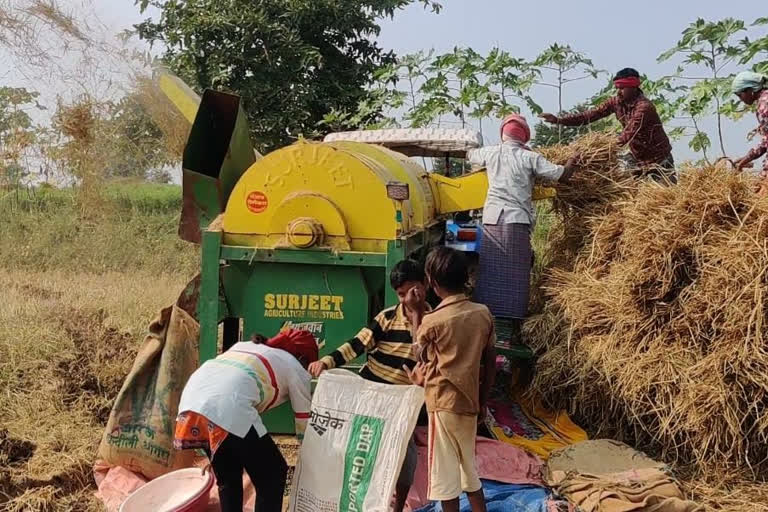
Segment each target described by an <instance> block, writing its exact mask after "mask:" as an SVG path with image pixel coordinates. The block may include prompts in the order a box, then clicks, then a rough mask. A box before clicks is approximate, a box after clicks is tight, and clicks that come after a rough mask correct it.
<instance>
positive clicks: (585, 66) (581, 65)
mask: <svg viewBox="0 0 768 512" xmlns="http://www.w3.org/2000/svg"><path fill="white" fill-rule="evenodd" d="M532 67H533V69H534V70H535V71H536V73H537V75H538V76H539V80H537V81H536V84H537V85H542V86H545V87H550V88H553V89H555V90H556V91H557V112H558V115H559V114H562V113H563V111H564V108H563V90H564V88H565V86H566V85H567V84H569V83H571V82H576V81H579V80H584V79H586V78H597V77H598V76H599V75H600V74H601V73H603V71H602V70H599V69H597V68H596V67H595V66H594V64H593V63H592V60H591V59H588V58H587V57H586V56H585V55H584V54H582V53H580V52H577V51H575V50H574V49H572V48H571V47H570V46H569V45H561V44H558V43H555V44H553V45H552V46H550V47H549V48H547V49H546V50H544V51H543V52H542V53H541V54H539V56H538V57H536V58H535V59H534V61H533V63H532ZM545 74H546V75H554V78H553V79H547V77H546V76H545ZM534 112H535V113H541V109H538V111H537V109H534ZM557 133H558V140H559V141H562V139H563V133H564V127H563V126H561V125H558V126H557Z"/></svg>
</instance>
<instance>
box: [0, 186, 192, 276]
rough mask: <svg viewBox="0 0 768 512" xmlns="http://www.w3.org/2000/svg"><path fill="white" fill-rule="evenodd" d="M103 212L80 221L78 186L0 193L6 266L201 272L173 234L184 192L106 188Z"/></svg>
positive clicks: (1, 255)
mask: <svg viewBox="0 0 768 512" xmlns="http://www.w3.org/2000/svg"><path fill="white" fill-rule="evenodd" d="M104 196H105V208H104V214H103V215H102V216H101V217H99V218H98V219H97V220H94V219H92V218H89V219H83V218H82V217H81V215H80V209H79V207H78V202H77V191H76V190H75V189H56V188H53V187H39V188H36V189H22V190H21V191H19V192H18V193H16V194H6V195H4V196H2V197H1V198H0V261H1V262H2V266H3V267H4V268H24V269H28V270H35V271H38V270H50V269H63V270H71V271H75V272H97V273H98V272H105V271H119V272H126V271H138V270H144V271H147V272H156V273H158V274H159V273H166V272H178V273H181V274H182V275H184V276H191V275H194V274H195V273H196V272H197V271H198V269H199V261H198V254H197V247H196V246H194V245H192V244H188V243H186V242H183V241H182V240H181V239H179V237H178V234H177V232H176V231H177V228H178V219H179V211H180V210H181V189H180V187H178V186H172V185H136V184H134V185H130V184H121V185H110V186H108V187H107V189H106V190H105V193H104Z"/></svg>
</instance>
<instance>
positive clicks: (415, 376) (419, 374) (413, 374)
mask: <svg viewBox="0 0 768 512" xmlns="http://www.w3.org/2000/svg"><path fill="white" fill-rule="evenodd" d="M403 370H405V374H406V375H408V380H410V381H411V384H413V385H414V386H420V387H424V363H418V364H417V365H416V366H414V367H413V370H411V369H410V368H408V367H407V366H406V365H403Z"/></svg>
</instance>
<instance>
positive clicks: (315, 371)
mask: <svg viewBox="0 0 768 512" xmlns="http://www.w3.org/2000/svg"><path fill="white" fill-rule="evenodd" d="M327 369H328V366H326V364H325V363H324V362H322V361H315V362H314V363H312V364H310V365H309V368H307V370H308V371H309V374H310V375H311V376H312V377H314V378H318V377H319V376H320V374H321V373H323V372H324V371H325V370H327Z"/></svg>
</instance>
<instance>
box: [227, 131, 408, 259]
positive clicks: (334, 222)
mask: <svg viewBox="0 0 768 512" xmlns="http://www.w3.org/2000/svg"><path fill="white" fill-rule="evenodd" d="M393 180H395V177H394V175H393V174H392V173H391V172H389V170H388V169H387V168H386V167H384V166H380V167H378V166H377V167H376V168H374V167H373V166H372V165H370V163H364V162H363V161H362V160H361V159H360V158H356V157H355V156H353V155H352V154H350V153H349V152H345V151H340V150H338V149H336V148H334V147H332V146H331V145H328V144H321V143H308V142H299V143H297V144H294V145H292V146H289V147H286V148H282V149H280V150H277V151H274V152H272V153H270V154H269V155H267V156H265V157H264V158H262V159H261V160H259V161H257V162H256V163H255V164H253V165H252V166H251V167H250V168H249V169H248V170H247V171H246V172H245V173H244V174H243V176H242V177H241V178H240V180H239V181H238V183H237V185H236V186H235V188H234V190H233V191H232V194H231V195H230V198H229V202H228V203H227V209H226V211H225V213H224V226H223V229H224V232H225V240H228V241H229V242H228V243H242V244H245V245H265V244H271V245H273V244H274V243H276V241H277V240H278V239H280V238H282V237H284V236H285V228H287V226H285V228H283V230H282V233H275V231H276V230H279V227H275V226H277V225H279V224H283V223H288V222H290V221H289V219H296V218H300V217H312V218H314V219H316V220H317V221H318V222H319V223H320V224H321V225H322V226H323V230H324V231H325V232H326V233H338V232H339V229H340V228H339V219H338V218H337V217H335V216H334V214H333V213H332V210H330V209H324V208H321V207H316V206H317V205H316V203H315V202H313V201H310V202H307V201H304V202H302V201H290V200H288V201H287V199H290V198H292V197H295V196H296V195H297V194H301V193H303V192H304V191H306V192H311V193H312V194H314V195H317V196H321V197H323V198H327V201H328V202H331V203H332V204H333V205H334V207H335V208H334V209H333V211H337V212H340V214H341V216H342V221H343V224H344V225H345V226H346V230H347V235H348V236H349V239H350V246H351V249H352V250H385V249H386V241H387V240H391V239H393V238H394V237H395V234H396V230H397V225H396V221H395V207H394V203H393V202H392V201H391V200H390V199H387V195H386V183H387V182H388V181H393ZM321 216H322V217H323V218H320V217H321ZM275 223H277V224H275ZM381 241H384V242H383V244H382V243H381Z"/></svg>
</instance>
